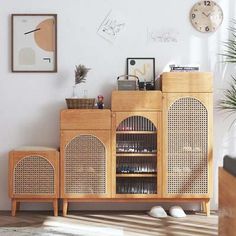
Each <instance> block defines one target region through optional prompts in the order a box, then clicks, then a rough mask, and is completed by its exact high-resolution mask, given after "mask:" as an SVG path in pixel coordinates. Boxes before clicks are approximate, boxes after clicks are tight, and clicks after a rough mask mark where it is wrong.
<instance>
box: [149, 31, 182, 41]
mask: <svg viewBox="0 0 236 236" xmlns="http://www.w3.org/2000/svg"><path fill="white" fill-rule="evenodd" d="M147 41H148V42H149V43H178V42H179V32H177V31H176V30H174V29H166V30H157V29H147Z"/></svg>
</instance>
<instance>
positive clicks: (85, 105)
mask: <svg viewBox="0 0 236 236" xmlns="http://www.w3.org/2000/svg"><path fill="white" fill-rule="evenodd" d="M66 104H67V108H68V109H93V108H94V104H95V98H66Z"/></svg>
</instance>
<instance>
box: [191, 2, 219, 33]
mask: <svg viewBox="0 0 236 236" xmlns="http://www.w3.org/2000/svg"><path fill="white" fill-rule="evenodd" d="M190 20H191V23H192V25H193V27H194V28H195V29H197V30H198V31H200V32H203V33H205V32H214V31H216V30H217V28H218V27H219V26H220V25H221V23H222V21H223V11H222V9H221V7H220V6H219V5H218V4H217V3H216V2H214V1H200V2H197V3H196V4H195V5H194V6H193V7H192V9H191V11H190Z"/></svg>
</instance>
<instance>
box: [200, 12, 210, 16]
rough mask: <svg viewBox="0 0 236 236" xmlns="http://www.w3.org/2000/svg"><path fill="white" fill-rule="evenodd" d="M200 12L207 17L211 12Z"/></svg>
mask: <svg viewBox="0 0 236 236" xmlns="http://www.w3.org/2000/svg"><path fill="white" fill-rule="evenodd" d="M202 14H203V15H204V16H206V17H208V16H209V15H210V14H211V13H209V14H206V13H205V12H202Z"/></svg>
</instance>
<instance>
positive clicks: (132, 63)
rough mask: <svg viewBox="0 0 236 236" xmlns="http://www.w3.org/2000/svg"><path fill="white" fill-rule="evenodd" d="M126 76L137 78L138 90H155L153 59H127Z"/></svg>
mask: <svg viewBox="0 0 236 236" xmlns="http://www.w3.org/2000/svg"><path fill="white" fill-rule="evenodd" d="M126 64H127V74H128V75H135V76H137V77H138V78H139V88H140V89H147V90H153V89H154V88H155V58H154V57H137V58H133V57H132V58H131V57H129V58H127V60H126Z"/></svg>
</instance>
